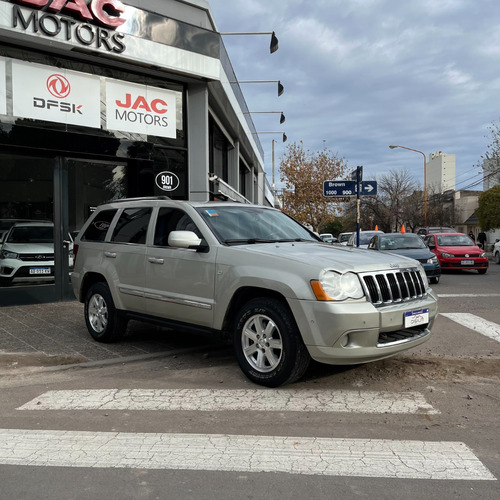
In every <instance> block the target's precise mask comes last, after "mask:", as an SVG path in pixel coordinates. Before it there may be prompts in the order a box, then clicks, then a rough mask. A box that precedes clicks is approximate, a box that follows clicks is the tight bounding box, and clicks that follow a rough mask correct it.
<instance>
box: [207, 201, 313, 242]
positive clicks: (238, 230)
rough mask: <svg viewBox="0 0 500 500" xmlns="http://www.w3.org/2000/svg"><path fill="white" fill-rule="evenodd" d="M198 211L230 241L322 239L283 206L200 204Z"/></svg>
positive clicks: (213, 229) (221, 235)
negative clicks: (273, 207) (202, 205)
mask: <svg viewBox="0 0 500 500" xmlns="http://www.w3.org/2000/svg"><path fill="white" fill-rule="evenodd" d="M198 212H199V213H200V215H201V216H202V217H203V219H204V220H205V221H206V223H207V224H208V226H209V227H210V229H211V230H212V231H213V232H214V234H215V235H216V236H217V237H218V239H219V240H220V241H221V242H223V243H226V244H243V243H267V242H275V241H298V240H300V241H320V240H319V239H318V238H317V237H315V236H314V235H313V234H312V233H310V232H309V231H308V230H307V229H306V228H305V227H303V226H301V225H300V224H299V223H298V222H296V221H295V220H293V219H292V218H290V217H288V215H285V214H284V213H283V212H280V211H279V210H271V209H264V208H260V207H256V206H244V205H242V206H224V205H221V206H220V207H210V208H207V207H202V208H198Z"/></svg>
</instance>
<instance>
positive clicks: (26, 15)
mask: <svg viewBox="0 0 500 500" xmlns="http://www.w3.org/2000/svg"><path fill="white" fill-rule="evenodd" d="M13 3H14V5H13V6H12V27H13V28H15V29H18V30H22V31H24V32H30V33H33V34H39V33H40V34H42V35H44V36H46V37H49V38H51V37H52V38H55V37H58V38H60V37H62V38H63V39H64V40H65V41H67V42H76V43H78V44H80V45H84V46H89V47H94V48H97V49H102V50H106V51H108V52H114V53H122V52H124V51H125V48H126V47H125V43H124V35H123V33H117V32H115V30H116V28H118V27H120V26H121V25H122V24H124V23H125V22H126V19H125V18H124V14H125V6H124V4H123V3H121V2H120V0H90V1H89V0H13ZM21 6H25V7H30V8H31V9H33V10H28V9H22V8H21Z"/></svg>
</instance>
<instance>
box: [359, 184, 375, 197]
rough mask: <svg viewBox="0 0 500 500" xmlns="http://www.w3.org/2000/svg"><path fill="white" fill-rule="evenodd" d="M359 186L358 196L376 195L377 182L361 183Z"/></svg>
mask: <svg viewBox="0 0 500 500" xmlns="http://www.w3.org/2000/svg"><path fill="white" fill-rule="evenodd" d="M360 185H361V187H360V192H359V194H360V196H375V195H376V194H377V181H362V182H360Z"/></svg>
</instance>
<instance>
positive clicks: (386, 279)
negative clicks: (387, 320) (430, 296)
mask: <svg viewBox="0 0 500 500" xmlns="http://www.w3.org/2000/svg"><path fill="white" fill-rule="evenodd" d="M360 276H361V282H362V283H363V288H364V289H365V293H366V295H367V296H368V297H369V299H370V301H371V302H372V304H373V305H375V306H382V305H389V304H394V303H398V302H405V301H409V300H416V299H421V298H422V297H425V296H426V295H427V293H426V291H425V290H426V286H425V283H424V282H423V280H422V276H421V275H420V273H419V271H418V270H417V269H415V268H411V269H396V270H390V271H377V272H374V273H363V274H361V275H360Z"/></svg>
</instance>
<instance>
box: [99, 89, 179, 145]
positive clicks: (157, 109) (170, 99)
mask: <svg viewBox="0 0 500 500" xmlns="http://www.w3.org/2000/svg"><path fill="white" fill-rule="evenodd" d="M175 119H176V101H175V94H174V93H173V92H169V91H168V90H163V89H158V88H155V87H148V86H144V85H134V84H131V83H127V82H119V81H112V80H108V81H106V126H107V128H108V130H122V131H125V132H134V133H137V134H147V135H157V136H160V137H169V138H175V137H176V133H177V129H176V121H175Z"/></svg>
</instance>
